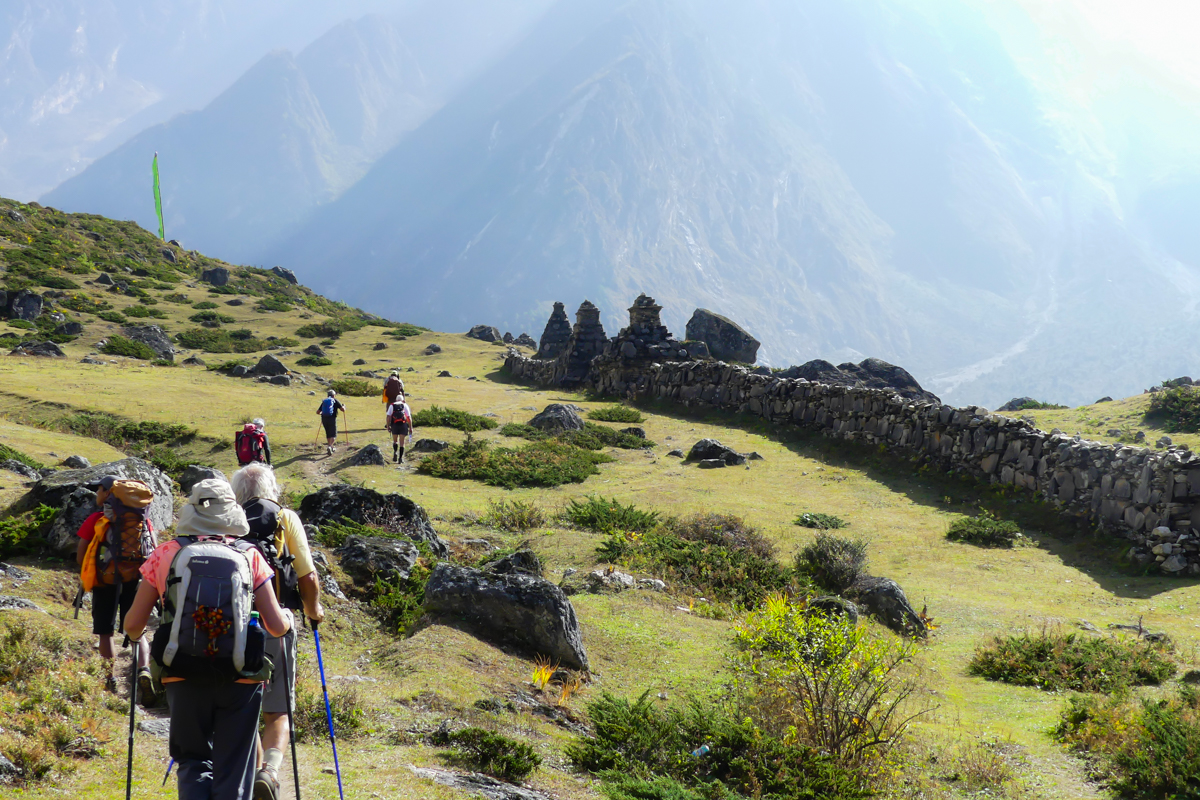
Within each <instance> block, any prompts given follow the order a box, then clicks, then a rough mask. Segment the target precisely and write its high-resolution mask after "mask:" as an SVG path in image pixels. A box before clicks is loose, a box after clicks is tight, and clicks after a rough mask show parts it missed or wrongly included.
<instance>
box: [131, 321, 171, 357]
mask: <svg viewBox="0 0 1200 800" xmlns="http://www.w3.org/2000/svg"><path fill="white" fill-rule="evenodd" d="M121 335H122V336H124V337H125V338H126V339H132V340H133V341H135V342H141V343H142V344H144V345H146V346H147V347H149V348H150V349H151V350H153V351H154V355H156V356H158V357H159V358H161V359H163V360H164V361H174V360H175V348H173V347H171V337H169V336H167V332H166V331H164V330H163V329H162V328H161V327H159V326H158V325H126V326H125V327H124V328H122V329H121Z"/></svg>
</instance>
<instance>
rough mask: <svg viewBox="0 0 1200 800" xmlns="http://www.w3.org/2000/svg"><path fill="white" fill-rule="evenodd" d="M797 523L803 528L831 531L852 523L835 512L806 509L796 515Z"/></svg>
mask: <svg viewBox="0 0 1200 800" xmlns="http://www.w3.org/2000/svg"><path fill="white" fill-rule="evenodd" d="M795 521H796V524H797V525H799V526H800V527H802V528H815V529H817V530H820V531H831V530H835V529H837V528H845V527H846V526H848V525H849V524H850V523H849V522H846V520H844V519H842V518H841V517H835V516H834V515H833V514H822V513H820V512H819V511H806V512H804V513H803V514H801V515H800V516H798V517H796V520H795Z"/></svg>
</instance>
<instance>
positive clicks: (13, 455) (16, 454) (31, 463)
mask: <svg viewBox="0 0 1200 800" xmlns="http://www.w3.org/2000/svg"><path fill="white" fill-rule="evenodd" d="M10 459H11V460H13V461H20V462H21V463H22V464H24V465H25V466H27V467H31V468H32V469H45V468H46V465H45V464H43V463H42V462H40V461H38V460H37V459H36V458H33V457H31V456H27V455H25V454H24V453H22V452H21V451H20V450H16V449H14V448H12V447H9V446H8V445H6V444H0V461H8V460H10Z"/></svg>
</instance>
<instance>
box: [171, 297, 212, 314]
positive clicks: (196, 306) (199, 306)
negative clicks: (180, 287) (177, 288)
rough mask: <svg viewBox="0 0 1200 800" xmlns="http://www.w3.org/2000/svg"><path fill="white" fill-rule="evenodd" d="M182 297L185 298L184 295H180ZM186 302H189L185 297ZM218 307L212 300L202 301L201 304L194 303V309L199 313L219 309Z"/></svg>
mask: <svg viewBox="0 0 1200 800" xmlns="http://www.w3.org/2000/svg"><path fill="white" fill-rule="evenodd" d="M180 296H181V297H183V295H180ZM184 300H187V298H186V297H184ZM217 307H218V306H217V304H216V303H214V302H213V301H212V300H201V301H200V302H199V303H192V308H194V309H196V310H197V311H204V310H206V309H209V308H217Z"/></svg>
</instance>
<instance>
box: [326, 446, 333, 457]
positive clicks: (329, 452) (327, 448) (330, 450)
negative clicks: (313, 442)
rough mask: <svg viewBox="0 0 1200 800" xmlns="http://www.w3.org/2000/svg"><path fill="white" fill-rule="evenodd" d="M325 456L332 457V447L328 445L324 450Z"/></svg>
mask: <svg viewBox="0 0 1200 800" xmlns="http://www.w3.org/2000/svg"><path fill="white" fill-rule="evenodd" d="M325 455H327V456H331V455H333V445H328V446H327V447H326V448H325Z"/></svg>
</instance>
